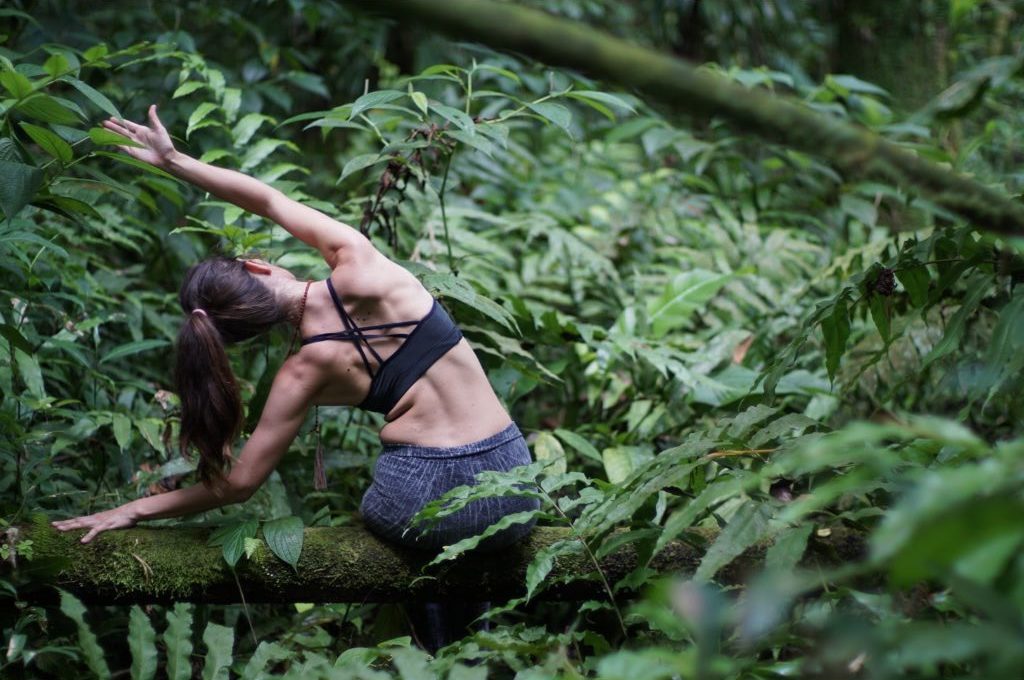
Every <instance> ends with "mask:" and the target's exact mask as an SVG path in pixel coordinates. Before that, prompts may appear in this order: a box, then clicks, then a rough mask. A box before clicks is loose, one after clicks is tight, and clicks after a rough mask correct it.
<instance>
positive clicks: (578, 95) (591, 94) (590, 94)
mask: <svg viewBox="0 0 1024 680" xmlns="http://www.w3.org/2000/svg"><path fill="white" fill-rule="evenodd" d="M568 96H569V97H571V98H573V99H576V100H579V101H581V102H583V103H584V104H588V105H590V106H594V104H600V105H601V107H600V108H598V107H596V106H594V108H596V109H597V110H598V111H600V112H601V113H602V114H603V115H604V116H606V117H607V118H608V119H609V120H615V115H614V114H612V113H611V111H609V110H608V108H607V107H608V106H611V107H614V108H616V109H622V110H625V111H628V112H629V113H636V109H634V108H633V107H632V106H631V105H630V104H629V103H627V102H625V101H623V100H622V99H621V98H620V97H616V96H615V95H613V94H608V93H607V92H598V91H596V90H573V91H572V92H570V93H569V94H568ZM602 109H604V110H603V111H602Z"/></svg>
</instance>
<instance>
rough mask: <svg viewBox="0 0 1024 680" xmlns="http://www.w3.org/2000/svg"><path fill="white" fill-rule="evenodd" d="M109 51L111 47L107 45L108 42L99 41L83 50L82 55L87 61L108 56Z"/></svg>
mask: <svg viewBox="0 0 1024 680" xmlns="http://www.w3.org/2000/svg"><path fill="white" fill-rule="evenodd" d="M109 53H110V49H109V48H108V47H107V45H106V43H97V44H95V45H93V46H92V47H90V48H89V49H87V50H86V51H85V52H82V57H83V58H84V59H85V60H86V61H97V60H99V59H102V58H103V57H105V56H107V54H109Z"/></svg>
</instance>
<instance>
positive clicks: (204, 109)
mask: <svg viewBox="0 0 1024 680" xmlns="http://www.w3.org/2000/svg"><path fill="white" fill-rule="evenodd" d="M216 110H217V105H216V104H214V103H212V102H202V103H201V104H199V106H197V107H196V108H195V110H194V111H193V112H192V115H190V116H189V117H188V127H187V128H186V129H185V139H188V138H189V137H190V136H191V135H192V131H193V130H195V129H196V127H197V126H198V125H199V124H200V123H202V122H203V121H204V120H206V118H207V116H209V115H210V114H211V113H213V112H214V111H216Z"/></svg>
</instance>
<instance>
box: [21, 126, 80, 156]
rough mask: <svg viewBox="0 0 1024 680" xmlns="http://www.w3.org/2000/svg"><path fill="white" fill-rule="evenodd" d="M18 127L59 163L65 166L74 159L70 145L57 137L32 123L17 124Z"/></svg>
mask: <svg viewBox="0 0 1024 680" xmlns="http://www.w3.org/2000/svg"><path fill="white" fill-rule="evenodd" d="M19 125H21V129H22V130H24V131H25V132H26V133H27V134H28V136H29V137H31V138H32V141H34V142H35V143H36V144H38V145H39V148H41V149H42V150H43V151H45V152H46V153H48V154H50V155H51V156H53V157H54V158H56V159H57V160H59V161H60V162H61V163H64V164H67V163H70V162H71V159H72V158H73V157H74V152H73V151H72V150H71V145H70V144H68V143H67V142H65V141H64V140H63V139H61V138H60V136H59V135H57V134H55V133H53V132H51V131H49V130H47V129H46V128H43V127H39V126H38V125H33V124H32V123H24V122H23V123H19Z"/></svg>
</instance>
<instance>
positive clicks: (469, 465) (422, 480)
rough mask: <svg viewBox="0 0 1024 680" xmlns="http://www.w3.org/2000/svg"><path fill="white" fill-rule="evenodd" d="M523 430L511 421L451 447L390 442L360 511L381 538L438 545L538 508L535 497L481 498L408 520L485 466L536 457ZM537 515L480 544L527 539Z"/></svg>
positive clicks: (484, 546) (504, 466)
mask: <svg viewBox="0 0 1024 680" xmlns="http://www.w3.org/2000/svg"><path fill="white" fill-rule="evenodd" d="M531 462H532V461H531V459H530V450H529V448H527V446H526V442H525V441H524V440H523V435H522V433H521V432H520V431H519V428H518V427H516V425H515V423H512V424H511V425H509V426H508V427H507V428H505V429H504V430H502V431H501V432H499V433H498V434H495V435H492V436H490V437H487V438H486V439H481V440H480V441H478V442H474V443H472V444H464V445H462V446H452V447H444V448H441V447H430V446H411V445H404V444H403V445H386V446H385V447H384V448H383V450H382V451H381V454H380V456H379V457H378V458H377V464H376V466H375V467H374V471H373V484H371V485H370V488H369V489H367V491H366V494H365V495H364V496H363V500H362V503H361V504H360V506H359V511H360V513H361V514H362V516H363V522H364V524H365V525H366V527H367V528H368V529H369V530H370V531H372V532H373V533H375V534H377V535H378V536H380V537H381V538H383V539H385V540H388V541H391V542H394V543H398V544H400V545H405V546H408V547H412V548H422V549H427V550H436V549H438V548H441V547H442V546H446V545H451V544H452V543H455V542H456V541H459V540H461V539H463V538H467V537H469V536H475V535H477V534H480V533H481V532H482V531H483V530H484V529H486V528H487V527H488V526H490V525H491V524H494V523H495V522H497V521H498V520H499V519H501V518H502V517H504V516H505V515H509V514H512V513H514V512H523V511H526V510H535V509H537V508H538V507H540V502H539V501H538V500H537V499H535V498H525V497H522V496H511V497H505V498H481V499H478V500H475V501H473V502H471V503H470V504H469V505H467V506H466V507H464V508H463V509H461V510H459V511H458V512H456V513H454V514H451V515H449V516H447V517H445V518H443V519H441V520H440V521H439V522H437V523H436V524H432V525H429V528H427V529H425V530H424V529H423V527H427V526H428V525H420V526H419V527H417V528H409V529H408V530H407V526H408V523H409V519H410V518H411V517H412V516H413V515H415V514H416V513H417V512H419V510H420V509H421V508H422V507H423V506H424V505H426V504H427V503H428V502H430V501H432V500H434V499H435V498H437V497H439V496H441V495H443V494H444V493H445V492H446V491H449V490H450V489H453V488H455V487H457V486H463V485H473V484H475V483H476V480H475V479H474V476H475V475H476V473H478V472H482V471H483V470H499V471H505V470H510V469H512V468H514V467H517V466H520V465H529V464H530V463H531ZM534 523H535V522H534V521H531V522H529V523H527V524H515V525H513V526H511V527H508V528H507V529H504V530H502V531H501V532H499V533H497V534H495V535H494V536H491V537H490V538H488V539H486V540H485V541H483V542H482V543H481V544H480V545H479V546H478V547H477V550H483V551H488V550H499V549H501V548H504V547H507V546H509V545H511V544H513V543H515V542H516V541H518V540H520V539H522V538H523V537H525V536H526V535H527V534H529V533H530V530H531V529H532V528H533V525H534Z"/></svg>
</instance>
